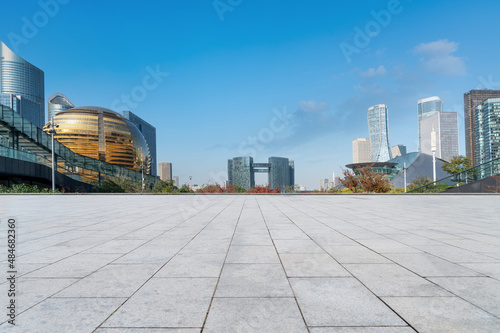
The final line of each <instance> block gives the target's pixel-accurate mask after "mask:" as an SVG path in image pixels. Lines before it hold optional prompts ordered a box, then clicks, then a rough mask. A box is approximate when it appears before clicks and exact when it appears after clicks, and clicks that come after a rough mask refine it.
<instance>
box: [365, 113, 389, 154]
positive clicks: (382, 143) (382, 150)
mask: <svg viewBox="0 0 500 333" xmlns="http://www.w3.org/2000/svg"><path fill="white" fill-rule="evenodd" d="M368 130H369V132H370V146H371V148H370V158H371V162H386V161H388V160H390V159H391V149H390V147H391V146H390V145H389V120H388V109H387V106H386V105H385V104H378V105H375V106H372V107H371V108H369V109H368Z"/></svg>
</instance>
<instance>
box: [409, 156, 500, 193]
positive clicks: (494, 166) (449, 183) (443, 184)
mask: <svg viewBox="0 0 500 333" xmlns="http://www.w3.org/2000/svg"><path fill="white" fill-rule="evenodd" d="M498 174H500V158H496V159H493V160H491V161H489V162H486V163H483V164H479V165H476V166H475V167H472V168H469V169H467V170H464V171H461V172H458V173H456V174H453V175H451V176H448V177H446V178H442V179H439V180H436V181H435V182H432V183H428V184H425V185H423V186H420V187H417V188H414V189H412V190H411V191H408V193H439V192H444V191H446V190H448V189H450V188H453V187H457V186H461V185H466V184H469V183H472V182H476V181H478V180H481V179H485V178H488V177H491V176H495V175H498Z"/></svg>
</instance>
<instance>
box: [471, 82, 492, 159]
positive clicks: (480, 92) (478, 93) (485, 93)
mask: <svg viewBox="0 0 500 333" xmlns="http://www.w3.org/2000/svg"><path fill="white" fill-rule="evenodd" d="M489 98H500V90H490V89H474V90H471V91H469V92H467V93H465V94H464V121H465V124H464V126H465V156H467V157H469V158H470V159H471V160H472V165H477V164H479V159H480V158H479V157H478V156H476V152H478V151H480V149H477V147H476V143H477V142H478V138H476V133H477V131H476V119H475V114H476V108H477V106H478V105H482V104H483V103H484V101H485V100H487V99H489Z"/></svg>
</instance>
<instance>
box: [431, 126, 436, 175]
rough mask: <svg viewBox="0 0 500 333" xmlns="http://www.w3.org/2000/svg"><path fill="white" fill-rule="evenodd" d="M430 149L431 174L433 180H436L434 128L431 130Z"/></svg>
mask: <svg viewBox="0 0 500 333" xmlns="http://www.w3.org/2000/svg"><path fill="white" fill-rule="evenodd" d="M431 151H432V175H433V178H434V182H436V180H437V177H436V131H434V128H433V129H432V132H431Z"/></svg>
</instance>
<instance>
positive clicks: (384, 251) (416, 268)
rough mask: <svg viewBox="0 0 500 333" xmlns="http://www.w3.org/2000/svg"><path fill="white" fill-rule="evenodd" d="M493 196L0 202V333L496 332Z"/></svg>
mask: <svg viewBox="0 0 500 333" xmlns="http://www.w3.org/2000/svg"><path fill="white" fill-rule="evenodd" d="M499 199H500V197H499V196H496V195H274V196H272V195H255V196H252V195H182V196H181V195H178V196H174V195H170V196H168V195H45V196H42V195H23V196H21V195H3V196H0V202H1V204H0V230H1V232H0V235H1V239H0V242H1V243H0V244H1V247H0V258H2V259H3V260H4V261H3V262H2V270H1V272H0V274H1V279H0V281H2V282H3V284H1V285H0V287H1V289H0V305H1V306H2V308H3V309H4V310H3V312H2V313H3V314H2V315H1V322H2V323H3V324H2V325H1V326H0V331H2V332H4V331H7V332H10V331H11V330H12V331H13V332H92V331H94V330H95V332H100V333H103V332H106V333H113V332H170V333H172V332H177V333H179V332H182V333H191V332H200V331H203V332H217V333H220V332H287V333H288V332H308V331H309V332H313V333H326V332H351V333H355V332H370V333H371V332H382V333H389V332H391V333H392V332H394V333H396V332H397V333H399V332H403V333H406V332H415V331H417V332H500V217H499V216H500V208H499V207H500V206H499V204H498V203H499ZM7 218H13V219H15V221H16V222H15V225H16V235H17V237H16V252H17V253H16V256H17V257H16V261H15V270H16V271H17V273H16V274H15V275H16V281H15V288H16V295H15V297H8V296H7V294H8V289H9V288H10V287H11V286H10V283H9V282H7V278H8V277H9V275H10V273H7V271H8V270H9V267H8V266H7V261H5V258H7V255H8V252H7V246H6V243H7V236H6V235H7V227H8V225H7ZM10 299H14V300H15V304H16V318H15V324H16V326H12V325H10V324H8V323H7V322H6V321H7V319H9V318H8V317H7V315H6V313H7V309H6V308H7V306H9V302H10ZM153 328H154V329H153Z"/></svg>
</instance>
